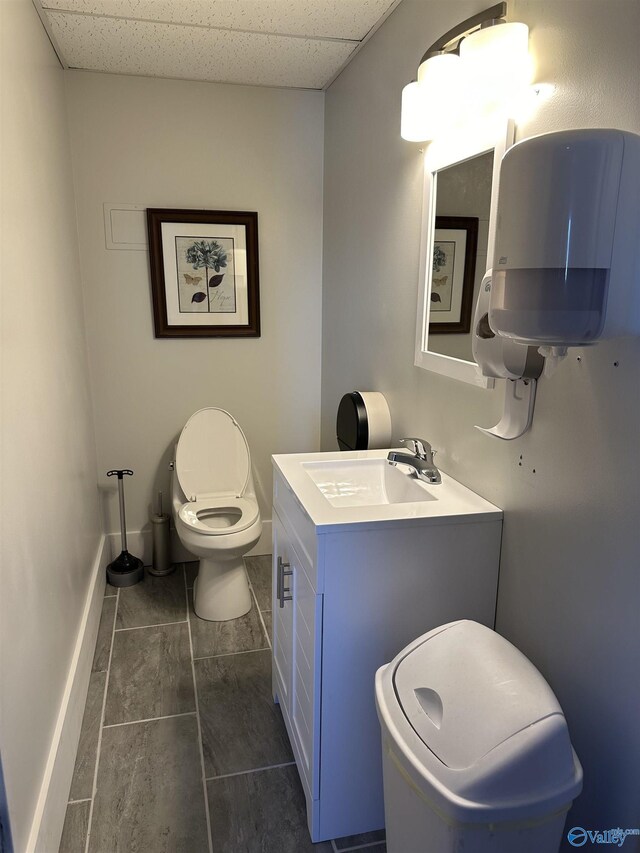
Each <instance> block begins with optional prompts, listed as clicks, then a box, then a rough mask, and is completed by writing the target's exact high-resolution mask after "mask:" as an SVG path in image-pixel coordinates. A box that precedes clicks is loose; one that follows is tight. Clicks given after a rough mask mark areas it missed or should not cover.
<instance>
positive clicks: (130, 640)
mask: <svg viewBox="0 0 640 853" xmlns="http://www.w3.org/2000/svg"><path fill="white" fill-rule="evenodd" d="M187 711H195V697H194V691H193V673H192V670H191V652H190V648H189V629H188V626H187V623H186V622H181V623H179V624H177V625H164V626H162V627H159V628H141V629H140V630H138V631H116V633H115V635H114V640H113V654H112V656H111V671H110V673H109V686H108V688H107V704H106V710H105V718H104V723H105V725H107V726H109V725H113V724H114V723H124V722H130V721H131V720H147V719H150V718H152V717H165V716H168V715H169V714H183V713H186V712H187Z"/></svg>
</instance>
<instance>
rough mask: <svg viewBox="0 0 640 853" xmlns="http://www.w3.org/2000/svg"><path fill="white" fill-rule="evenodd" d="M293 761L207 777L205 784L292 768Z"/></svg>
mask: <svg viewBox="0 0 640 853" xmlns="http://www.w3.org/2000/svg"><path fill="white" fill-rule="evenodd" d="M294 764H295V761H285V762H284V764H268V765H267V766H266V767H253V768H252V769H251V770H238V772H237V773H221V774H220V775H219V776H207V778H206V779H205V782H215V781H217V780H218V779H231V778H232V777H233V776H248V775H249V774H250V773H262V771H263V770H276V769H278V768H279V767H293V765H294Z"/></svg>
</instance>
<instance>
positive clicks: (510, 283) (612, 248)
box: [489, 129, 640, 354]
mask: <svg viewBox="0 0 640 853" xmlns="http://www.w3.org/2000/svg"><path fill="white" fill-rule="evenodd" d="M639 235H640V136H638V135H636V134H634V133H628V132H625V131H621V130H606V129H584V130H568V131H561V132H555V133H547V134H543V135H542V136H536V137H532V138H531V139H525V140H523V141H522V142H519V143H517V144H516V145H514V146H513V147H512V148H510V149H509V150H508V151H507V153H506V154H505V156H504V157H503V159H502V164H501V167H500V197H499V200H498V213H497V222H496V248H495V258H496V262H495V269H494V276H493V284H492V289H491V300H490V307H489V323H490V326H491V329H492V330H493V331H494V332H496V333H497V334H499V335H501V336H503V337H507V338H511V339H513V340H515V341H519V342H520V343H526V344H535V345H537V346H544V347H554V348H561V349H562V348H564V347H568V346H586V345H588V344H593V343H595V342H596V341H597V340H598V338H600V337H602V336H605V337H615V336H619V335H630V334H631V335H636V334H638V333H639V332H640V248H639V247H640V237H639ZM545 354H547V353H545ZM554 354H556V353H554Z"/></svg>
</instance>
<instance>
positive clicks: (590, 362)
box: [322, 0, 640, 849]
mask: <svg viewBox="0 0 640 853" xmlns="http://www.w3.org/2000/svg"><path fill="white" fill-rule="evenodd" d="M485 6H486V3H485V2H481V0H468V2H446V3H445V2H442V0H433V2H425V0H404V2H403V3H402V4H401V5H400V6H399V7H398V9H397V10H396V11H395V12H394V13H393V15H391V17H390V18H389V19H388V20H387V21H386V22H385V24H384V25H383V27H382V28H381V29H380V30H379V31H378V32H377V33H376V35H375V36H374V37H373V39H372V40H371V41H370V42H369V43H368V44H367V45H366V47H365V48H364V50H363V51H362V52H361V53H360V54H359V55H358V56H357V57H356V59H355V60H354V62H352V63H351V64H350V65H349V66H348V68H347V69H346V70H345V71H344V72H343V73H342V75H341V76H340V77H339V78H338V80H337V81H336V82H335V83H334V84H333V85H332V86H331V88H330V89H329V91H328V93H327V101H326V115H325V122H326V147H325V216H324V231H325V241H324V270H323V275H324V290H323V323H324V338H323V388H322V407H323V446H324V447H325V448H331V447H334V446H335V439H334V420H335V411H336V407H337V404H338V401H339V399H340V396H341V395H342V394H343V393H344V392H346V391H351V390H353V389H354V388H362V389H376V390H379V391H383V392H384V393H385V394H386V395H387V397H388V399H389V403H390V407H391V413H392V417H393V422H394V438H396V439H397V438H398V437H400V436H402V435H424V436H425V437H426V438H428V439H429V440H430V441H432V443H433V445H434V446H435V447H436V448H438V450H439V451H440V455H439V456H438V462H439V464H440V465H441V467H442V468H443V469H444V470H445V471H446V472H448V473H449V474H451V475H453V476H454V477H456V478H458V479H459V480H461V481H462V482H463V483H465V484H467V485H468V486H470V487H471V488H473V489H474V490H476V491H478V492H479V493H481V494H482V495H484V496H485V497H487V498H488V499H490V500H492V501H494V502H495V503H497V504H498V505H499V506H501V507H503V508H504V510H505V524H504V540H503V550H502V566H501V579H500V590H499V602H498V618H497V627H498V630H499V631H500V632H501V633H502V634H504V635H505V636H507V637H508V638H509V639H510V640H512V641H513V642H514V643H515V644H516V645H517V646H519V647H520V648H521V649H522V651H523V652H524V653H525V654H527V655H528V656H529V657H530V658H531V659H532V660H533V662H534V663H535V664H536V665H537V666H538V667H539V668H540V670H541V671H542V672H543V673H544V675H545V676H546V677H547V678H548V680H549V681H550V683H551V685H552V687H553V688H554V690H555V691H556V693H557V695H558V697H559V700H560V702H561V704H562V705H563V707H564V709H565V711H566V713H567V716H568V720H569V725H570V729H571V734H572V737H573V740H574V743H575V747H576V750H577V752H578V754H579V756H580V758H581V760H582V762H583V764H584V770H585V787H584V793H583V794H582V796H581V797H580V799H579V800H578V802H577V804H576V806H575V808H574V812H573V814H572V816H571V817H570V818H569V821H571V823H569V824H568V825H569V826H570V825H575V824H580V825H583V826H587V827H591V828H602V829H606V828H609V827H617V826H621V827H627V826H630V827H636V826H638V791H639V790H640V761H639V760H638V758H639V756H640V727H638V709H639V707H640V681H639V680H638V677H637V668H638V660H639V659H640V639H639V634H638V629H637V624H638V612H639V610H640V584H639V583H638V565H639V564H640V540H639V538H638V535H637V528H638V518H637V507H638V498H639V496H640V454H639V453H638V435H639V434H640V401H639V399H638V388H639V387H640V340H638V339H635V340H631V341H624V342H623V341H613V342H609V343H603V344H599V345H598V346H597V347H595V348H593V349H585V350H582V351H572V352H571V354H570V357H569V358H568V359H567V360H566V361H565V362H564V363H563V364H562V365H561V366H560V368H559V370H558V372H557V374H556V375H555V376H553V377H552V378H550V379H543V380H542V381H541V382H540V387H539V393H538V401H537V406H536V416H535V421H534V424H533V429H532V430H531V432H529V433H528V434H527V435H526V436H524V437H523V438H521V439H519V440H517V441H514V442H500V441H499V440H497V439H492V438H489V437H487V436H485V435H482V434H481V433H479V432H478V431H477V430H474V428H473V425H474V424H476V423H479V424H482V425H484V426H488V425H492V424H494V423H496V422H497V420H498V418H499V415H500V410H501V396H502V393H503V392H502V389H496V390H495V391H485V390H482V389H479V388H475V387H472V386H467V385H464V384H462V383H458V382H456V381H455V380H448V379H445V378H443V377H439V376H435V375H431V374H429V373H427V372H425V371H423V370H421V369H420V368H416V367H413V341H414V322H415V306H416V295H417V278H418V245H419V244H418V241H419V226H420V192H421V185H422V177H421V170H422V166H421V155H420V154H419V153H418V150H417V149H418V146H416V145H411V144H410V143H405V142H403V141H402V140H401V138H400V134H399V127H400V93H401V90H402V87H403V85H404V84H405V83H407V82H408V81H409V80H411V79H412V78H413V77H414V75H415V71H416V67H417V64H418V61H419V58H420V56H421V55H422V53H423V51H424V50H425V49H426V47H427V46H428V45H429V44H430V43H431V42H432V41H433V40H435V38H437V37H438V36H439V35H441V34H442V33H444V32H445V31H446V30H448V29H449V28H450V27H451V26H453V25H455V24H456V23H457V22H459V21H461V20H463V19H464V18H466V17H467V16H469V15H471V14H473V13H475V12H477V11H480V10H481V9H482V8H483V7H485ZM512 14H513V18H514V19H515V20H523V21H525V22H526V23H528V24H529V25H530V27H531V46H532V50H533V52H534V54H535V57H536V60H537V65H538V75H537V79H538V80H539V81H545V82H551V83H554V84H555V85H556V87H557V88H556V93H555V95H554V97H553V98H552V99H551V100H550V101H549V102H548V103H546V104H545V105H544V106H542V107H541V108H540V110H539V112H538V113H537V115H536V116H535V117H533V118H532V119H531V120H529V121H528V122H527V123H526V124H523V125H521V126H520V127H519V128H518V132H517V137H518V138H519V139H522V138H525V137H527V136H530V135H532V134H535V133H539V132H543V131H548V130H554V129H560V128H570V127H582V126H598V127H602V126H605V127H606V126H613V127H619V128H622V129H626V130H632V131H636V132H640V87H639V86H638V82H639V79H640V65H639V60H638V52H637V45H638V41H639V37H640V6H639V5H638V4H637V3H636V2H625V0H593V2H591V0H556V2H554V3H549V2H541V0H540V1H539V2H535V0H515V2H514V3H513V5H512ZM578 356H580V357H581V361H578ZM616 365H617V366H616ZM520 462H522V464H521V465H520ZM533 469H535V473H534V471H533ZM636 841H637V839H636ZM632 844H633V841H632V840H627V842H626V845H625V849H626V847H629V849H638V848H637V847H633V848H632V847H631V845H632Z"/></svg>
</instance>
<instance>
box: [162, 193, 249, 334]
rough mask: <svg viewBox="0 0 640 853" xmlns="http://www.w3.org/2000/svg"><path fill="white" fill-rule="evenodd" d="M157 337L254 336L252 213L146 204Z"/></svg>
mask: <svg viewBox="0 0 640 853" xmlns="http://www.w3.org/2000/svg"><path fill="white" fill-rule="evenodd" d="M147 228H148V232H149V262H150V267H151V292H152V297H153V319H154V325H155V335H156V338H209V337H212V338H217V337H235V338H238V337H243V338H244V337H247V338H250V337H253V338H257V337H259V336H260V299H259V285H258V214H257V213H252V212H247V211H228V210H167V209H159V208H148V209H147Z"/></svg>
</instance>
